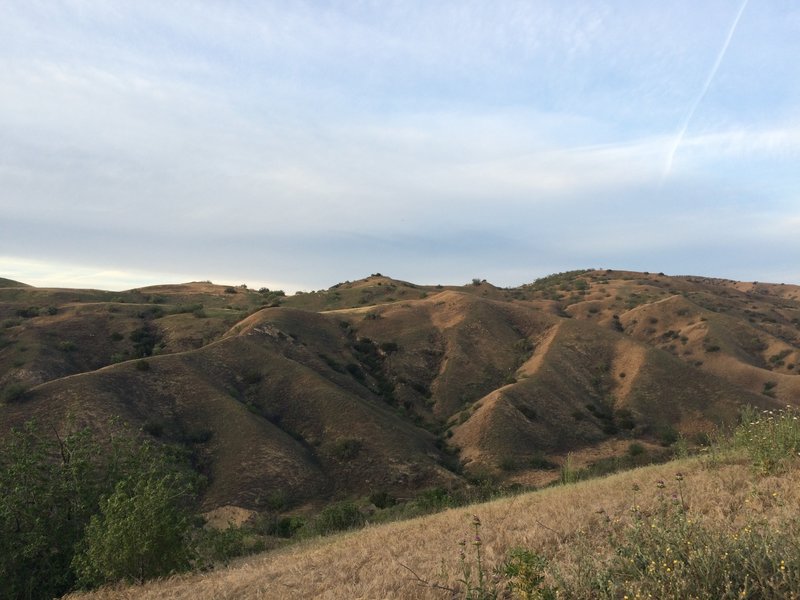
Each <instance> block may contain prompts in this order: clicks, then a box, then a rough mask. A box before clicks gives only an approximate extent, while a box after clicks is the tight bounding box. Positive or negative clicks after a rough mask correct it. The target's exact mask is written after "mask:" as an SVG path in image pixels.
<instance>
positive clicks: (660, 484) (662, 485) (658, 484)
mask: <svg viewBox="0 0 800 600" xmlns="http://www.w3.org/2000/svg"><path fill="white" fill-rule="evenodd" d="M656 487H657V488H658V489H660V490H663V489H664V488H665V487H667V485H666V484H665V483H664V480H663V479H659V480H658V481H656Z"/></svg>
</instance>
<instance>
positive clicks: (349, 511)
mask: <svg viewBox="0 0 800 600" xmlns="http://www.w3.org/2000/svg"><path fill="white" fill-rule="evenodd" d="M363 523H364V516H363V515H362V514H361V511H359V510H358V507H357V506H356V505H355V504H353V503H352V502H341V503H339V504H333V505H331V506H328V507H327V508H325V509H324V510H323V511H322V512H321V513H319V515H318V516H317V518H316V519H315V521H314V530H315V531H316V532H317V533H319V534H322V535H327V534H329V533H334V532H336V531H344V530H346V529H352V528H354V527H358V526H360V525H362V524H363Z"/></svg>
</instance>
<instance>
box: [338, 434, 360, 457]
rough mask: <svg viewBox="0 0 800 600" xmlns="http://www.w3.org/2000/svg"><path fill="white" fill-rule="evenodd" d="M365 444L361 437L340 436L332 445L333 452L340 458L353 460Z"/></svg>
mask: <svg viewBox="0 0 800 600" xmlns="http://www.w3.org/2000/svg"><path fill="white" fill-rule="evenodd" d="M363 446H364V441H363V440H361V439H359V438H339V439H338V440H336V441H335V442H334V443H333V444H332V445H331V453H332V454H333V455H334V456H335V457H336V458H338V459H339V460H352V459H354V458H355V457H356V456H358V453H359V452H361V449H362V447H363Z"/></svg>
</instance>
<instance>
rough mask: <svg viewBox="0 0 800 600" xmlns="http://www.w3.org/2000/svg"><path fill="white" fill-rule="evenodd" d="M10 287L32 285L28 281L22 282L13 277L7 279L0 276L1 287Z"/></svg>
mask: <svg viewBox="0 0 800 600" xmlns="http://www.w3.org/2000/svg"><path fill="white" fill-rule="evenodd" d="M10 287H32V286H30V285H28V284H27V283H21V282H19V281H14V280H13V279H6V278H5V277H0V288H10Z"/></svg>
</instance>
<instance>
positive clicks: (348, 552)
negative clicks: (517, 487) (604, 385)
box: [71, 459, 800, 600]
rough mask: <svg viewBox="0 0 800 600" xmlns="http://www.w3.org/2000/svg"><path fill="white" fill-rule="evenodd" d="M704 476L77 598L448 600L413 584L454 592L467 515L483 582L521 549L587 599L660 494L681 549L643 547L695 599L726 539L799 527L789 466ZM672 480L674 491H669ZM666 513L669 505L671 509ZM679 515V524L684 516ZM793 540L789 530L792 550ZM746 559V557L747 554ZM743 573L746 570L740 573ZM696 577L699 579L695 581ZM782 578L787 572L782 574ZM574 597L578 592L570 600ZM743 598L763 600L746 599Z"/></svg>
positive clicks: (428, 520) (663, 468) (552, 493)
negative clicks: (679, 529)
mask: <svg viewBox="0 0 800 600" xmlns="http://www.w3.org/2000/svg"><path fill="white" fill-rule="evenodd" d="M709 467H710V463H708V462H707V461H699V460H697V459H691V460H683V461H678V462H671V463H669V464H666V465H659V466H652V467H645V468H640V469H636V470H633V471H628V472H625V473H622V474H617V475H613V476H610V477H608V478H605V479H601V480H591V481H585V482H581V483H578V484H575V485H570V486H560V487H555V488H549V489H546V490H540V491H537V492H534V493H529V494H525V495H521V496H515V497H511V498H505V499H501V500H497V501H493V502H489V503H485V504H480V505H473V506H470V507H467V508H459V509H451V510H448V511H446V512H443V513H440V514H436V515H432V516H428V517H422V518H418V519H413V520H409V521H404V522H399V523H393V524H389V525H377V526H373V527H367V528H366V529H365V530H362V531H357V532H352V533H348V534H342V535H337V536H332V537H329V538H322V539H316V540H308V541H305V542H301V543H299V544H296V545H293V546H290V547H288V548H284V549H282V550H276V551H273V552H270V553H267V554H262V555H259V556H253V557H249V558H246V559H240V560H239V561H237V562H236V563H235V564H233V565H231V566H230V567H229V568H224V569H220V570H218V571H214V572H211V573H203V574H193V575H188V576H178V577H173V578H171V579H168V580H166V581H163V582H151V583H148V584H145V585H143V586H136V587H134V588H124V587H122V588H119V589H116V590H106V591H98V592H95V593H92V594H86V595H75V596H74V597H75V598H86V599H93V600H105V599H123V598H137V599H148V598H172V599H175V600H181V599H187V600H189V599H192V600H195V599H197V600H205V599H208V598H214V599H227V598H230V599H234V598H236V599H250V598H264V597H269V598H276V599H287V600H288V599H300V598H320V599H331V600H332V599H338V598H420V599H431V600H433V599H439V598H446V597H449V593H448V592H447V591H443V590H441V589H432V588H431V587H430V586H424V585H421V582H420V581H419V580H418V579H417V577H419V578H422V579H425V580H426V581H428V582H429V583H435V584H438V585H442V586H445V587H458V586H459V582H458V579H459V578H460V577H463V573H462V570H461V568H460V566H459V558H458V552H459V549H460V546H459V545H458V542H459V540H462V539H464V538H467V539H469V540H472V536H474V530H473V529H472V527H471V523H472V522H473V515H478V516H479V518H480V520H481V522H482V526H481V529H480V537H481V542H482V558H483V561H484V562H483V564H484V568H485V569H486V571H487V573H489V574H491V573H492V570H493V568H494V567H495V566H496V565H499V564H502V562H503V561H504V560H505V559H506V557H507V556H508V555H509V552H510V551H511V549H512V548H515V547H523V548H526V549H528V550H530V551H533V552H536V553H537V554H539V555H540V556H543V557H545V558H546V559H547V560H548V563H547V564H546V565H545V567H544V569H543V573H545V575H546V576H547V578H546V579H545V580H544V582H543V585H544V584H546V585H554V584H559V582H558V581H556V580H554V579H553V578H552V575H553V574H555V573H558V574H559V576H560V577H561V578H562V579H563V580H564V582H563V583H560V586H561V587H562V589H563V588H564V587H565V584H566V585H567V586H571V588H572V590H573V592H572V593H569V592H567V593H566V595H565V597H575V598H577V597H589V595H588V590H587V588H588V587H589V584H592V583H594V584H598V583H601V582H602V580H599V581H596V582H593V581H592V580H591V575H592V572H591V569H592V568H594V567H595V565H597V564H599V565H600V566H604V565H607V564H613V561H614V557H615V552H614V550H613V549H612V547H611V546H610V545H609V541H610V540H612V541H613V542H614V543H616V544H620V543H623V542H624V541H625V539H626V536H628V535H635V534H633V533H632V532H635V531H636V529H635V527H636V524H637V523H638V522H642V523H644V524H645V525H646V526H647V529H648V530H650V526H649V524H653V526H654V527H655V526H656V524H659V523H661V521H660V517H659V515H660V514H662V511H664V510H665V508H664V499H663V498H664V494H665V493H666V495H667V497H668V498H669V497H671V494H672V493H673V492H675V493H678V492H679V497H680V501H681V502H682V503H683V504H682V505H683V507H685V508H684V509H682V510H685V511H686V512H685V513H680V512H677V509H674V508H666V510H667V511H668V512H667V514H668V515H670V514H671V515H675V517H674V518H676V519H677V521H676V522H677V523H683V525H684V526H687V522H688V526H687V529H686V530H685V531H683V535H684V536H685V537H684V538H683V539H684V546H680V545H674V543H673V546H672V547H671V550H672V555H669V550H668V549H667V545H668V543H667V542H668V541H673V542H674V540H673V538H672V537H670V532H668V531H662V530H655V531H654V533H652V534H648V533H647V532H645V533H646V534H647V535H651V536H652V537H651V538H645V539H651V540H655V541H658V539H659V538H660V536H663V539H664V547H663V548H661V550H663V551H665V552H663V553H661V554H660V555H659V556H657V557H656V558H658V559H659V560H661V561H664V560H668V563H669V565H668V566H669V567H670V571H673V570H674V571H675V572H674V575H672V577H673V578H674V577H682V578H685V580H686V581H687V583H688V585H689V591H691V592H693V593H698V590H697V589H692V580H691V577H692V576H693V573H694V571H695V570H699V574H697V575H694V576H695V577H699V578H700V579H701V580H702V581H701V583H703V584H705V583H706V582H707V581H709V580H710V579H711V578H712V576H713V575H712V574H714V573H716V574H724V569H725V564H724V563H725V560H724V558H723V555H724V552H725V550H726V548H730V549H732V548H734V547H737V546H735V543H734V542H733V540H734V539H736V538H739V537H741V539H742V540H744V539H746V538H747V536H748V534H749V532H751V531H752V530H753V529H756V528H757V527H759V525H757V524H758V523H761V522H762V520H763V521H764V522H767V523H770V524H773V525H774V524H776V523H783V522H790V523H791V522H796V515H795V514H794V507H796V506H797V503H798V502H800V470H798V468H797V467H796V466H795V467H794V468H793V469H792V470H791V471H789V472H788V473H787V474H785V475H782V476H780V477H777V476H769V477H759V476H754V475H753V472H752V470H751V469H750V467H749V465H743V464H740V463H732V464H722V465H716V466H711V467H710V468H709ZM679 472H680V473H681V475H680V477H681V480H682V481H681V482H676V473H679ZM658 482H662V483H658ZM663 482H666V483H663ZM661 487H664V488H665V489H664V490H662V489H660V488H661ZM667 503H668V506H674V504H673V502H672V500H668V501H667ZM681 514H685V515H686V516H685V517H681V516H680V515H681ZM632 515H633V516H632ZM701 526H702V527H703V529H701ZM706 528H707V530H708V531H714V532H719V536H720V537H718V538H713V539H714V541H710V540H709V539H708V538H706V537H703V533H702V532H703V531H705V530H706ZM799 532H800V531H799V530H796V529H795V530H793V531H792V533H793V534H794V536H795V537H794V538H792V539H794V540H795V543H796V540H797V539H798V538H797V534H798V533H799ZM776 537H777V536H776ZM754 539H756V540H758V541H759V542H760V543H761V544H762V546H761V547H760V548H758V549H757V550H756V553H757V554H758V556H759V557H760V558H762V559H764V560H765V561H773V562H772V563H768V564H765V565H764V566H763V567H762V568H763V571H762V574H763V575H765V576H766V575H769V576H771V577H775V578H776V579H777V580H779V581H784V582H786V583H787V584H788V585H790V586H793V589H794V590H798V589H800V583H798V580H797V577H798V561H797V557H796V556H791V555H786V554H778V555H773V554H771V552H773V551H775V550H778V547H777V546H774V545H773V544H774V543H775V542H774V539H775V538H771V537H767V538H754ZM765 540H766V542H765ZM686 541H688V542H689V546H688V548H689V549H690V550H691V542H692V541H694V542H701V544H702V542H705V543H707V544H710V546H707V547H706V548H705V551H706V552H707V555H706V554H703V552H700V553H698V555H697V564H691V565H684V564H683V562H682V561H683V559H684V558H685V551H686V548H687V546H685V542H686ZM743 548H744V549H745V551H746V552H748V551H749V550H748V547H746V546H743ZM781 549H785V548H781ZM649 550H652V548H648V547H645V546H642V547H639V551H640V556H647V554H646V552H647V551H649ZM701 550H702V548H701ZM753 550H755V548H753ZM466 553H467V560H468V562H469V564H471V566H472V568H473V569H475V568H476V564H475V560H474V547H473V546H472V545H471V544H467V547H466ZM673 557H674V562H673ZM737 558H741V557H737ZM708 560H711V561H712V562H711V563H709V562H707V561H708ZM734 560H735V559H734V557H731V558H730V559H729V561H728V562H730V563H731V564H734V563H733V561H734ZM784 561H785V565H784ZM664 564H665V565H666V563H664ZM660 566H661V565H659V567H660ZM748 566H752V565H751V564H750V563H748ZM681 567H684V568H683V569H681ZM666 568H667V567H666V566H665V567H664V569H663V570H665V569H666ZM703 569H708V571H705V574H703V573H704V572H703ZM780 569H785V573H783V572H782V571H781V570H780ZM782 575H785V576H782ZM656 576H658V574H656ZM666 576H670V573H666ZM723 576H724V575H723ZM473 577H474V575H473ZM613 585H614V586H616V587H615V588H614V589H615V590H616V593H613V592H612V594H611V597H619V598H622V597H623V594H624V593H630V591H631V589H632V586H626V585H625V582H624V581H623V580H622V579H617V580H615V581H613ZM664 587H665V588H666V585H665V586H664ZM751 587H752V586H751ZM576 588H577V590H584V591H586V592H587V593H586V594H585V595H579V592H576V591H575V589H576ZM634 589H635V588H634ZM667 589H669V588H667ZM462 590H463V588H462ZM772 592H773V594H777V595H775V596H769V597H789V596H786V595H784V596H781V592H780V591H779V590H772ZM462 595H463V594H462ZM631 595H634V594H632V593H631ZM71 597H73V596H71ZM458 597H462V596H458ZM661 597H686V596H681V595H678V596H676V595H673V594H669V595H663V596H661ZM751 597H767V596H762V595H759V594H758V592H755V593H754V595H753V596H751ZM792 597H793V596H792Z"/></svg>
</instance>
